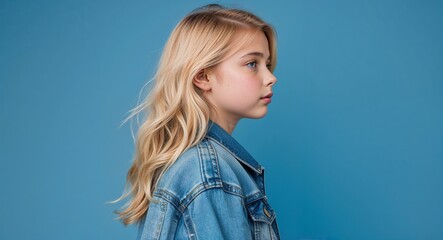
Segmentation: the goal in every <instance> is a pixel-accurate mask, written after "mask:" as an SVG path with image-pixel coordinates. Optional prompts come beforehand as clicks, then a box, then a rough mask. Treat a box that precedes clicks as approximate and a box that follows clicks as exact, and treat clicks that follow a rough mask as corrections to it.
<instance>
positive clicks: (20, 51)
mask: <svg viewBox="0 0 443 240" xmlns="http://www.w3.org/2000/svg"><path fill="white" fill-rule="evenodd" d="M207 3H210V2H209V1H162V2H161V1H141V0H138V1H123V0H121V1H105V0H98V1H94V0H92V1H91V0H88V1H86V0H83V1H69V0H66V1H55V0H54V1H50V0H41V1H25V0H23V1H12V0H2V1H1V2H0V159H1V168H0V184H1V185H0V187H1V194H0V213H1V220H0V221H1V223H0V239H2V240H3V239H5V240H6V239H47V240H52V239H54V240H55V239H66V240H68V239H134V237H135V234H136V229H135V227H127V228H125V227H124V226H123V225H122V224H121V223H120V222H118V221H116V220H114V218H115V217H116V216H115V215H114V214H113V210H115V209H116V208H118V207H119V206H121V204H117V205H112V204H107V203H106V202H107V201H110V200H113V199H115V198H117V197H119V196H120V194H121V193H122V190H123V187H124V182H125V175H126V171H127V170H128V168H129V166H130V164H131V158H132V155H133V152H134V151H133V147H134V145H133V140H132V137H131V132H130V127H129V125H128V124H126V125H123V126H122V127H120V123H121V121H122V120H123V119H124V118H125V117H126V116H127V115H126V113H127V111H128V110H129V109H131V108H132V107H134V106H135V104H136V103H137V99H138V94H139V91H140V90H141V88H142V87H143V85H144V84H145V83H146V81H147V80H148V79H149V78H150V77H151V76H152V74H153V72H154V70H155V67H156V65H157V61H158V58H159V56H160V54H161V51H162V48H163V45H164V43H165V41H166V39H167V37H168V35H169V33H170V31H171V30H172V28H173V27H174V26H175V24H176V23H177V22H178V21H179V20H180V19H181V18H182V17H183V16H184V15H185V14H186V13H188V12H189V11H191V10H192V9H194V8H196V7H199V6H201V5H203V4H207ZM219 3H227V4H228V5H229V6H234V7H241V8H245V9H247V10H250V11H252V12H255V13H256V14H258V15H259V16H261V17H262V18H264V19H265V20H267V21H269V22H270V23H272V24H273V25H274V26H275V28H276V29H277V32H278V46H279V57H278V66H277V69H276V76H277V77H278V80H279V81H278V83H277V85H276V87H275V95H274V97H273V102H272V104H271V105H270V111H269V114H268V115H267V116H266V117H265V118H263V119H260V120H242V121H241V122H240V124H239V125H238V126H237V129H236V131H235V132H234V136H235V137H236V138H237V139H238V141H239V142H241V143H242V144H243V145H244V146H245V147H246V148H247V149H248V150H250V152H251V153H252V155H254V156H255V158H256V159H257V160H258V161H259V162H261V163H262V165H264V166H265V168H266V189H267V193H268V195H269V200H270V202H271V204H272V206H273V207H274V209H275V210H276V211H277V217H278V222H279V226H280V231H281V235H282V239H299V240H301V239H304V240H307V239H310V240H314V239H323V240H326V239H328V240H346V239H350V240H353V239H355V240H362V239H363V240H365V239H368V240H369V239H371V240H372V239H378V240H384V239H386V240H388V239H389V240H391V239H392V240H395V239H405V240H406V239H414V240H441V239H443V2H442V1H441V0H435V1H432V0H424V1H419V0H416V1H412V0H390V1H386V0H383V1H382V0H377V1H355V0H337V1H330V0H297V1H220V2H219Z"/></svg>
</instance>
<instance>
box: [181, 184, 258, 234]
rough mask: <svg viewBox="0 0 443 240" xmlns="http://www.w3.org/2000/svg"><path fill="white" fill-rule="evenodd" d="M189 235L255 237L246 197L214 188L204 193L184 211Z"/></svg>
mask: <svg viewBox="0 0 443 240" xmlns="http://www.w3.org/2000/svg"><path fill="white" fill-rule="evenodd" d="M183 221H184V224H185V225H186V229H187V232H188V236H189V239H198V240H200V239H227V240H230V239H246V240H247V239H252V236H251V228H250V226H249V223H248V213H247V211H246V209H245V207H244V203H243V198H242V197H241V196H238V195H234V194H231V193H227V192H225V191H224V190H223V189H222V188H212V189H208V190H206V191H204V192H202V193H200V194H199V195H198V196H197V197H196V198H195V199H194V200H193V201H192V202H191V203H190V204H189V206H188V207H187V208H186V209H185V211H184V212H183Z"/></svg>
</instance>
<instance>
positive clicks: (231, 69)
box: [194, 32, 277, 134]
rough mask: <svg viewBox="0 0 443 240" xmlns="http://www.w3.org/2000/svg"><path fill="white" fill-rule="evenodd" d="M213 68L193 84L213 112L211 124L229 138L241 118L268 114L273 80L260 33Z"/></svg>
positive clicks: (263, 35) (266, 44) (202, 74)
mask: <svg viewBox="0 0 443 240" xmlns="http://www.w3.org/2000/svg"><path fill="white" fill-rule="evenodd" d="M251 35H252V39H251V43H250V44H247V45H245V46H244V47H242V48H240V49H239V50H237V51H236V52H235V53H233V54H231V55H230V57H229V58H227V59H226V60H224V61H223V62H221V63H220V64H218V65H217V66H215V67H212V68H210V69H204V70H203V71H202V72H201V73H200V74H199V75H198V76H197V77H196V78H195V80H194V84H195V85H196V86H198V87H199V88H201V89H202V90H204V96H205V97H206V99H207V100H208V101H210V102H211V103H212V104H213V105H214V106H215V108H216V112H215V113H214V114H213V115H212V116H211V120H212V121H214V122H216V123H217V124H218V125H220V126H221V127H222V128H223V129H224V130H225V131H227V132H228V133H229V134H231V133H232V132H233V131H234V128H235V126H236V125H237V123H238V121H239V120H240V119H242V118H262V117H264V116H265V115H266V113H267V111H268V104H269V103H270V98H264V97H265V96H267V95H269V94H270V93H272V86H273V85H274V84H275V83H276V81H277V79H276V77H275V76H274V75H273V74H272V73H271V72H270V70H269V62H270V59H269V56H270V53H269V45H268V40H267V38H266V36H265V34H264V33H263V32H258V33H256V34H251Z"/></svg>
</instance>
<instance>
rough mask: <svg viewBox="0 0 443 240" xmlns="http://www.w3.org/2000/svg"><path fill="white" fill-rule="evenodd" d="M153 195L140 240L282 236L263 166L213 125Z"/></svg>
mask: <svg viewBox="0 0 443 240" xmlns="http://www.w3.org/2000/svg"><path fill="white" fill-rule="evenodd" d="M153 196H154V197H153V200H152V201H151V202H150V205H149V208H148V211H147V213H146V215H145V217H144V218H143V219H142V220H141V221H140V223H139V228H138V238H137V239H139V240H147V239H162V240H163V239H165V240H166V239H189V240H194V239H203V240H207V239H209V240H213V239H214V240H215V239H225V240H229V239H232V240H239V239H257V240H258V239H272V240H274V239H280V236H279V231H278V227H277V221H276V217H275V212H274V210H273V209H272V208H271V206H270V205H269V202H268V199H267V197H266V194H265V184H264V168H263V167H262V166H260V164H259V163H257V161H255V159H254V158H253V157H252V156H251V155H250V154H249V153H248V152H247V151H246V150H245V149H244V148H243V147H242V146H241V145H240V144H239V143H238V142H237V141H236V140H235V139H234V138H233V137H231V135H229V134H228V133H227V132H225V131H224V130H223V128H221V127H220V126H218V125H217V124H216V123H213V122H210V127H209V129H208V132H207V135H206V136H205V137H204V139H203V140H202V141H201V142H200V143H199V144H197V145H196V146H194V147H191V148H190V149H188V150H187V151H185V152H184V153H183V154H182V155H181V156H180V157H179V158H178V159H177V161H176V162H175V163H174V164H173V165H172V166H171V167H170V168H169V169H168V170H167V171H166V172H165V174H164V175H163V176H162V177H161V179H160V180H159V183H158V185H157V187H156V190H155V191H154V194H153Z"/></svg>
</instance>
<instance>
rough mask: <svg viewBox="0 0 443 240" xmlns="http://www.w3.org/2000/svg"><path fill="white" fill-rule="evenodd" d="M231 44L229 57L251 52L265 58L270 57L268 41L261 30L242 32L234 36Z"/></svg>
mask: <svg viewBox="0 0 443 240" xmlns="http://www.w3.org/2000/svg"><path fill="white" fill-rule="evenodd" d="M231 44H232V50H231V51H230V54H228V55H229V56H235V57H238V56H243V55H245V54H248V53H251V52H259V53H263V55H264V56H265V58H268V57H269V55H270V53H269V43H268V39H267V38H266V36H265V34H264V33H263V31H261V30H243V31H241V32H239V33H238V34H237V35H236V37H235V38H234V40H233V42H232V43H231Z"/></svg>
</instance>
